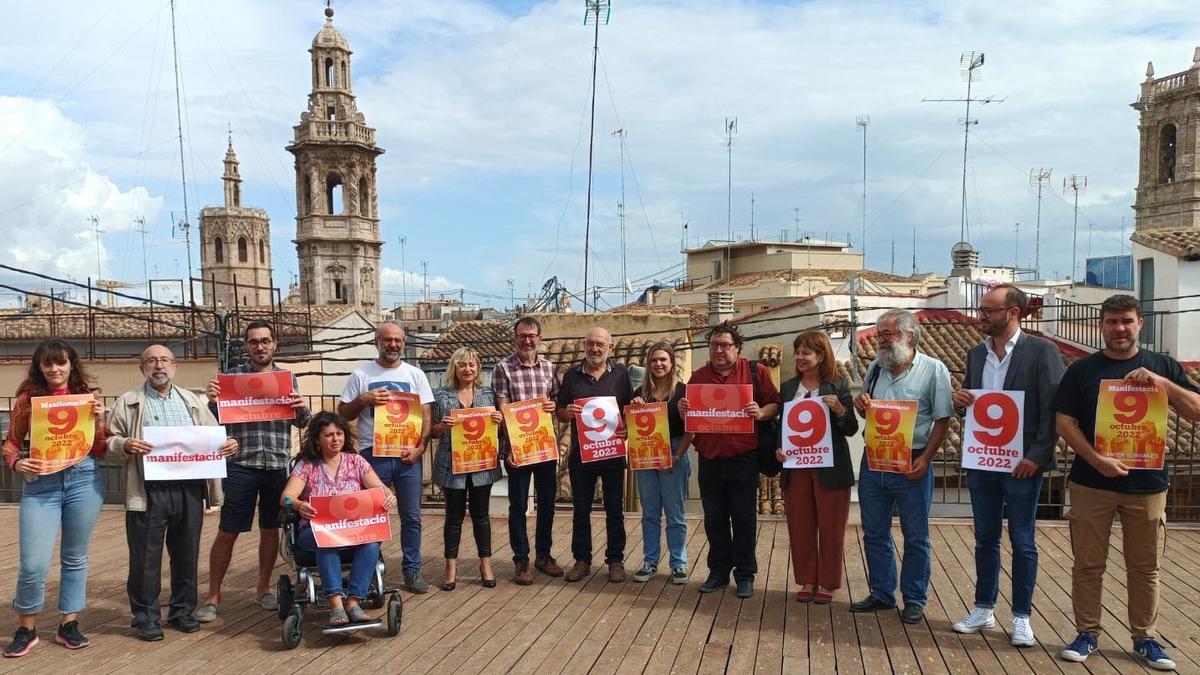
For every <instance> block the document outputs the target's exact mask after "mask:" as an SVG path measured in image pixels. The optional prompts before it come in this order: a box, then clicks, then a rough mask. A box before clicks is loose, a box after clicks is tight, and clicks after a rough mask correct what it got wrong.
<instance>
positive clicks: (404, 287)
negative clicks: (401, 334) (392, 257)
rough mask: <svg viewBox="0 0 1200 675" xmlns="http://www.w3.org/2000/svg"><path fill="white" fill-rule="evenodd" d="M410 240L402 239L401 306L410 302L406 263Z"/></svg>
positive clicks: (402, 313)
mask: <svg viewBox="0 0 1200 675" xmlns="http://www.w3.org/2000/svg"><path fill="white" fill-rule="evenodd" d="M407 243H408V240H407V239H405V238H404V237H400V305H401V306H402V307H403V305H404V303H406V302H408V265H406V264H405V263H404V245H405V244H407ZM400 318H401V319H403V318H404V310H403V309H401V310H400Z"/></svg>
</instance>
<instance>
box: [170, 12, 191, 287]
mask: <svg viewBox="0 0 1200 675" xmlns="http://www.w3.org/2000/svg"><path fill="white" fill-rule="evenodd" d="M171 53H172V55H173V56H174V63H175V131H176V133H177V134H178V136H179V178H180V182H181V183H182V184H183V220H182V221H181V222H180V223H179V225H178V227H179V230H180V231H181V232H183V243H184V246H186V247H187V263H188V271H187V276H188V290H189V291H190V290H191V285H192V233H191V229H192V227H191V225H190V224H189V223H188V202H187V169H185V168H184V154H183V107H182V105H181V104H180V100H179V45H178V43H177V41H176V39H175V0H171Z"/></svg>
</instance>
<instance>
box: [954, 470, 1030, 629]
mask: <svg viewBox="0 0 1200 675" xmlns="http://www.w3.org/2000/svg"><path fill="white" fill-rule="evenodd" d="M967 489H968V490H970V491H971V511H972V513H973V514H974V516H975V579H976V583H975V606H976V607H982V608H985V609H994V608H995V607H996V596H997V595H999V593H1000V534H1001V533H1002V532H1003V530H1004V514H1005V511H1006V510H1007V512H1008V539H1009V541H1010V542H1011V543H1012V613H1013V616H1023V617H1025V618H1027V619H1028V618H1029V617H1030V615H1031V614H1033V589H1034V587H1035V586H1036V585H1037V572H1038V549H1037V538H1036V535H1037V503H1038V497H1040V496H1041V494H1042V475H1041V474H1037V475H1035V476H1033V477H1032V478H1013V476H1012V474H1010V473H997V472H995V471H977V470H968V471H967Z"/></svg>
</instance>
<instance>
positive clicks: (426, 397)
mask: <svg viewBox="0 0 1200 675" xmlns="http://www.w3.org/2000/svg"><path fill="white" fill-rule="evenodd" d="M381 387H382V388H384V389H391V390H393V391H407V392H411V393H414V394H416V395H418V396H420V397H421V405H425V404H427V403H432V402H433V390H432V389H430V387H429V378H427V377H425V372H424V371H422V370H421V369H420V368H417V367H416V366H414V365H412V364H410V363H408V362H407V361H401V362H400V365H399V366H397V367H395V368H384V367H383V366H380V365H379V363H378V362H376V361H370V362H368V363H364V364H363V365H361V366H359V367H358V368H355V369H354V372H352V373H350V377H349V378H347V379H346V387H345V388H344V389H342V397H341V400H342V403H349V402H351V401H353V400H354V399H356V398H358V397H359V396H361V395H363V394H365V393H367V392H368V391H370V390H372V389H379V388H381ZM357 431H358V433H357V435H358V443H359V446H358V447H359V449H362V448H368V447H371V445H372V444H373V443H374V438H375V408H373V407H371V406H367V407H365V408H363V410H362V412H361V413H359V415H358V428H357Z"/></svg>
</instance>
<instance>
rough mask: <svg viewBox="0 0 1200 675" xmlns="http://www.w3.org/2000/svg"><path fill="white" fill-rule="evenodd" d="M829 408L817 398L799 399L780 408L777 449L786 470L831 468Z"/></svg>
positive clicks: (831, 439) (831, 443) (831, 445)
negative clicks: (781, 413)
mask: <svg viewBox="0 0 1200 675" xmlns="http://www.w3.org/2000/svg"><path fill="white" fill-rule="evenodd" d="M830 419H831V418H830V415H829V406H827V405H825V402H824V401H822V400H821V399H819V398H802V399H796V400H792V401H788V402H787V403H785V404H783V424H781V425H780V432H781V438H780V444H779V448H780V450H781V451H782V452H783V468H785V469H817V468H824V467H830V466H833V433H832V432H831V430H830V428H829V420H830Z"/></svg>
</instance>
